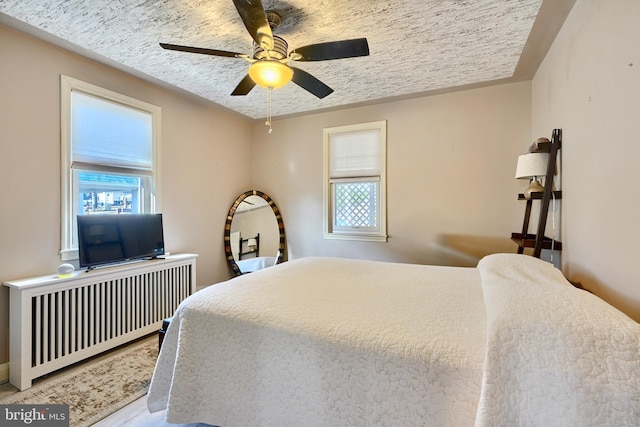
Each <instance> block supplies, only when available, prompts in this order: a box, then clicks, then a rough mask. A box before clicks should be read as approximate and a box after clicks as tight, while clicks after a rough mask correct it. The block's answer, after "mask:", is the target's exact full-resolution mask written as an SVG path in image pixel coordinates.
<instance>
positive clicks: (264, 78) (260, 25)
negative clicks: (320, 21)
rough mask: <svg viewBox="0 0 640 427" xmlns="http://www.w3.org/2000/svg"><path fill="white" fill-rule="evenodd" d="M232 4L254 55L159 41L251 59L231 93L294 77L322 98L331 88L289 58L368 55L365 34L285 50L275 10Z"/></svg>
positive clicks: (254, 2)
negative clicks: (247, 32)
mask: <svg viewBox="0 0 640 427" xmlns="http://www.w3.org/2000/svg"><path fill="white" fill-rule="evenodd" d="M233 4H234V5H235V7H236V9H237V10H238V13H239V14H240V18H241V19H242V22H244V25H245V27H246V28H247V30H248V31H249V34H250V35H251V37H252V38H253V40H254V44H253V46H254V49H253V56H249V55H245V54H242V53H237V52H228V51H224V50H215V49H205V48H199V47H191V46H181V45H176V44H169V43H160V46H162V48H164V49H168V50H177V51H181V52H191V53H199V54H203V55H213V56H224V57H231V58H243V59H245V60H246V61H248V62H250V63H251V66H250V67H249V70H248V74H247V75H246V76H245V77H244V78H243V79H242V80H241V81H240V83H239V84H238V86H237V87H236V88H235V89H234V91H233V92H232V93H231V95H234V96H237V95H247V94H248V93H249V92H251V89H253V88H254V87H255V85H256V84H258V85H260V86H262V87H265V88H267V89H277V88H279V87H282V86H284V85H286V84H287V83H289V81H293V82H294V83H295V84H297V85H298V86H300V87H301V88H303V89H305V90H307V91H308V92H310V93H312V94H313V95H315V96H317V97H318V98H324V97H325V96H327V95H329V94H330V93H332V92H333V89H331V88H330V87H329V86H327V85H326V84H324V83H322V82H321V81H320V80H318V79H317V78H315V77H314V76H312V75H311V74H309V73H307V72H306V71H304V70H301V69H299V68H295V67H292V66H290V65H289V63H290V62H291V61H326V60H330V59H342V58H353V57H358V56H368V55H369V45H368V43H367V39H366V38H359V39H351V40H341V41H335V42H325V43H318V44H311V45H308V46H303V47H299V48H297V49H294V50H292V51H291V52H287V49H288V44H287V42H286V41H285V40H284V39H283V38H282V37H279V36H276V35H273V30H275V29H276V28H277V27H278V25H279V24H280V22H281V17H280V15H279V14H278V13H277V12H275V11H265V10H264V8H263V6H262V3H261V2H260V0H233Z"/></svg>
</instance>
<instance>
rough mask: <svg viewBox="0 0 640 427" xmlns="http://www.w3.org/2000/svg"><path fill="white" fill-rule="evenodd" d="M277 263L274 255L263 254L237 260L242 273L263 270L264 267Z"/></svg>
mask: <svg viewBox="0 0 640 427" xmlns="http://www.w3.org/2000/svg"><path fill="white" fill-rule="evenodd" d="M275 263H276V257H274V256H261V257H255V258H249V259H243V260H239V261H237V262H236V264H238V268H239V269H240V272H242V273H252V272H254V271H258V270H262V269H263V268H267V267H272V266H273V265H274V264H275Z"/></svg>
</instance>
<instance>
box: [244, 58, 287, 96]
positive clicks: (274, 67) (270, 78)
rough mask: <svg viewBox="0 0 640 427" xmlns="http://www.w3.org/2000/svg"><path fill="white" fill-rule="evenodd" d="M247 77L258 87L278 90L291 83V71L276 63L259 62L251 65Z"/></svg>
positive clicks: (285, 66) (269, 61) (268, 61)
mask: <svg viewBox="0 0 640 427" xmlns="http://www.w3.org/2000/svg"><path fill="white" fill-rule="evenodd" d="M249 77H251V80H253V81H254V82H255V83H256V84H257V85H259V86H262V87H264V88H267V89H278V88H280V87H282V86H284V85H286V84H287V83H289V82H290V81H291V78H292V77H293V70H292V69H291V68H290V67H288V66H287V65H285V64H283V63H281V62H278V61H272V60H261V61H256V62H254V63H253V64H251V66H250V67H249Z"/></svg>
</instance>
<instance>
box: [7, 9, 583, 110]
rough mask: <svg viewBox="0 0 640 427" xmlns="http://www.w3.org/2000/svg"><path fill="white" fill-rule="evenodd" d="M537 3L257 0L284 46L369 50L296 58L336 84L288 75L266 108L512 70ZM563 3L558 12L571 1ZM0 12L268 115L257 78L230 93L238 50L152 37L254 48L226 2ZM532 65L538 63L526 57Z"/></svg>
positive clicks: (500, 75) (424, 89)
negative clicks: (362, 40)
mask: <svg viewBox="0 0 640 427" xmlns="http://www.w3.org/2000/svg"><path fill="white" fill-rule="evenodd" d="M573 1H575V0H573ZM573 1H571V0H546V2H545V6H546V5H547V4H549V2H556V3H563V4H565V5H567V4H568V5H569V6H570V5H572V4H573ZM541 4H542V0H419V1H418V0H355V1H347V0H316V1H308V0H307V1H304V0H286V1H281V0H264V1H263V5H264V7H265V9H273V10H276V11H279V12H280V14H281V15H282V17H283V22H282V24H281V26H280V27H279V28H278V29H277V30H276V31H275V32H274V33H275V34H276V35H279V36H281V37H284V38H285V39H286V40H287V42H288V43H289V49H294V48H296V47H300V46H305V45H308V44H312V43H320V42H327V41H336V40H343V39H351V38H359V37H366V38H367V40H368V42H369V48H370V56H368V57H360V58H349V59H339V60H332V61H322V62H297V63H295V66H296V67H297V68H300V69H303V70H305V71H307V72H309V73H311V74H312V75H313V76H315V77H317V78H318V79H320V80H321V81H323V82H324V83H326V84H327V85H329V86H330V87H331V88H333V89H334V92H333V93H332V94H331V95H329V96H327V97H326V98H324V99H318V98H316V97H315V96H313V95H311V94H310V93H308V92H307V91H305V90H303V89H302V88H300V87H298V86H297V85H295V84H293V83H290V84H288V85H287V86H285V87H284V88H282V89H278V90H275V91H273V116H289V115H294V114H300V113H305V112H311V111H316V110H324V109H328V108H335V107H340V106H345V105H354V104H363V103H370V102H376V101H381V100H385V99H389V98H396V97H403V96H411V95H412V94H423V93H429V92H432V91H441V90H446V89H448V88H455V87H460V86H466V85H474V84H479V83H486V82H491V81H496V80H501V79H510V78H513V76H514V72H516V67H517V66H518V62H519V60H520V58H521V55H522V54H523V49H525V45H526V44H527V43H529V44H530V43H531V39H530V33H532V28H533V27H534V23H536V18H537V17H538V22H537V23H536V26H537V27H541V24H540V20H541V19H543V17H544V15H547V16H552V14H550V13H547V14H543V13H539V12H540V11H541ZM565 9H566V11H564V12H563V13H564V14H565V16H566V13H568V10H569V8H568V7H565ZM0 12H1V13H2V14H4V16H1V15H0V18H4V19H0V22H4V23H7V22H9V24H10V25H11V24H13V26H14V27H16V28H19V29H21V30H23V31H27V32H31V33H32V34H34V35H36V36H38V37H41V38H44V39H47V35H52V36H53V37H52V38H51V39H52V40H53V41H54V42H57V44H60V45H62V46H64V47H66V48H71V49H72V50H76V51H79V52H80V53H83V54H87V53H90V55H89V56H90V57H91V56H93V58H94V59H98V60H102V61H103V62H106V63H108V64H110V65H114V66H116V67H119V68H122V69H125V70H127V71H134V72H135V74H137V75H139V76H143V77H150V78H151V80H153V81H156V82H157V81H161V82H166V83H168V84H169V85H172V86H176V87H179V88H181V89H184V90H186V91H188V92H191V93H193V94H196V95H198V96H200V97H202V98H206V99H208V100H210V101H212V102H214V103H216V104H218V105H221V106H223V107H226V108H228V109H231V110H234V111H236V112H238V113H241V114H243V115H245V116H247V117H250V118H254V119H257V118H263V117H265V116H266V112H267V95H266V93H267V91H266V90H265V89H262V88H260V87H258V86H256V88H254V89H253V91H251V93H250V94H249V95H247V96H236V97H232V96H230V94H231V92H232V91H233V89H234V88H235V87H236V85H237V84H238V82H240V80H241V79H242V78H243V77H244V76H245V75H246V72H247V69H248V66H249V64H248V63H247V62H246V61H244V60H243V59H238V58H224V57H214V56H206V55H198V54H194V53H185V52H175V51H167V50H164V49H162V48H160V46H159V45H158V43H159V42H164V43H173V44H180V45H189V46H196V47H203V48H211V49H219V50H227V51H233V52H242V53H247V54H252V39H251V37H250V35H249V34H248V33H247V31H246V29H245V27H244V25H243V23H242V21H241V20H240V17H239V16H238V13H237V11H236V9H235V7H234V5H233V3H232V1H231V0H171V1H168V0H2V1H0ZM538 15H540V16H538ZM565 16H562V17H561V21H563V20H564V17H565ZM544 19H548V18H544ZM554 19H555V21H558V18H557V16H556V17H555V18H553V19H549V20H551V21H553V20H554ZM16 23H17V24H18V25H16ZM24 24H27V25H24ZM543 24H544V23H543ZM554 28H555V29H554ZM25 29H26V30H25ZM30 30H33V31H30ZM549 31H551V32H553V34H551V35H552V36H555V32H557V25H556V27H552V26H551V25H549ZM539 32H540V33H541V34H542V37H539V38H540V40H541V41H540V43H541V44H544V43H547V44H548V43H550V42H549V38H550V37H549V34H546V36H545V31H544V27H543V30H542V31H539ZM528 39H529V42H527V40H528ZM552 39H553V37H551V40H552ZM52 40H49V41H52ZM547 47H548V46H547ZM528 48H529V49H530V50H531V51H535V50H536V46H533V47H531V46H528ZM540 48H542V49H545V47H544V46H541V47H538V48H537V49H538V50H540ZM525 51H526V49H525ZM538 62H539V61H538ZM532 66H534V67H537V63H535V60H534V64H533V65H532ZM534 71H535V70H534Z"/></svg>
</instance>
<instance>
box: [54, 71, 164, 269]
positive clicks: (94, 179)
mask: <svg viewBox="0 0 640 427" xmlns="http://www.w3.org/2000/svg"><path fill="white" fill-rule="evenodd" d="M61 104H62V106H61V111H62V137H61V145H62V150H61V151H62V162H61V164H62V174H61V176H62V192H61V197H62V209H61V212H62V216H61V218H62V227H61V230H62V238H61V242H62V250H61V254H62V259H63V260H72V259H76V258H77V247H78V244H77V225H76V217H77V216H78V215H108V214H128V213H152V212H157V211H158V209H159V201H158V199H157V196H156V194H157V192H158V182H159V173H158V159H159V144H158V141H159V129H160V108H159V107H156V106H155V105H151V104H148V103H146V102H142V101H138V100H136V99H133V98H129V97H127V96H124V95H121V94H119V93H116V92H112V91H109V90H106V89H102V88H100V87H97V86H94V85H91V84H89V83H85V82H82V81H80V80H76V79H73V78H71V77H67V76H61Z"/></svg>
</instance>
